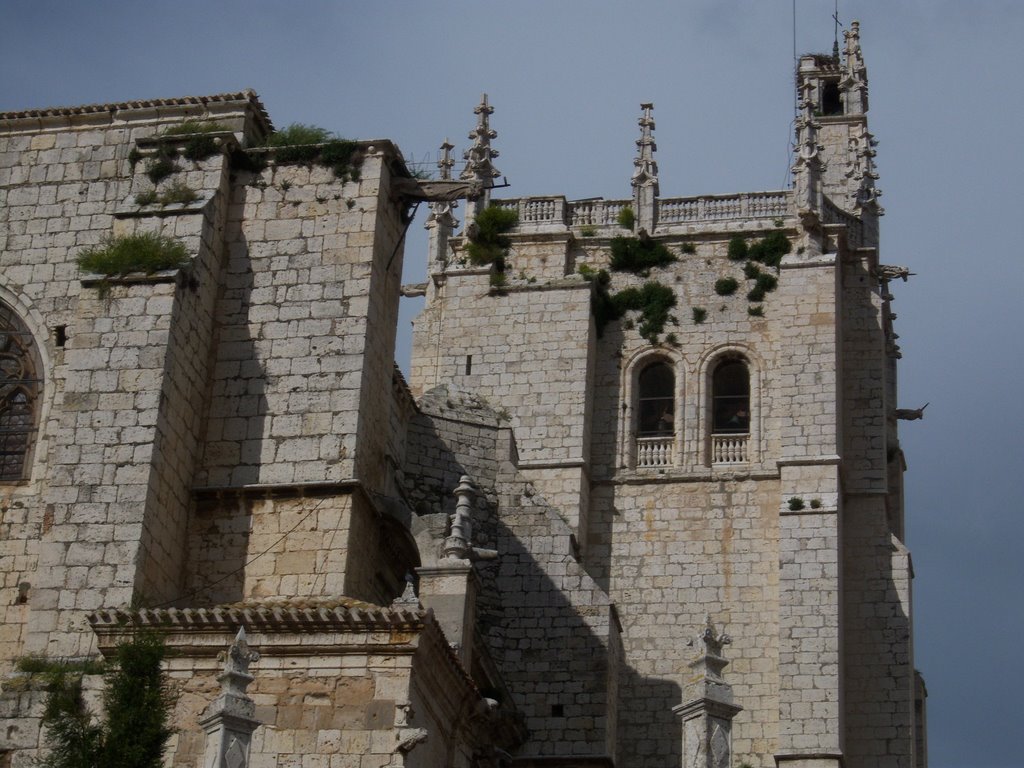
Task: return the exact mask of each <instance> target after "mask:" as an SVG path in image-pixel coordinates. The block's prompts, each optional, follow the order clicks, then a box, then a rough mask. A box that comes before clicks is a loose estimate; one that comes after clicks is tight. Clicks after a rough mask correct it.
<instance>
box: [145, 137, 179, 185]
mask: <svg viewBox="0 0 1024 768" xmlns="http://www.w3.org/2000/svg"><path fill="white" fill-rule="evenodd" d="M176 155H177V153H176V152H175V150H174V149H172V148H169V147H163V146H161V147H160V150H159V151H158V152H157V154H156V156H155V157H153V158H152V159H151V160H150V161H149V162H148V163H146V176H148V177H149V180H150V181H152V182H153V183H154V184H159V183H160V182H161V181H163V180H164V179H166V178H167V177H168V176H170V175H171V174H172V173H176V172H177V171H178V166H177V165H176V164H175V162H174V158H175V156H176Z"/></svg>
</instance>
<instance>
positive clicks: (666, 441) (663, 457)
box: [636, 435, 676, 468]
mask: <svg viewBox="0 0 1024 768" xmlns="http://www.w3.org/2000/svg"><path fill="white" fill-rule="evenodd" d="M675 442H676V439H675V437H673V436H671V435H670V436H668V437H638V438H637V439H636V466H637V468H642V467H670V466H672V465H673V464H674V463H675V460H674V459H675V456H674V454H675Z"/></svg>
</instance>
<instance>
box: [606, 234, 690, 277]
mask: <svg viewBox="0 0 1024 768" xmlns="http://www.w3.org/2000/svg"><path fill="white" fill-rule="evenodd" d="M611 248H612V258H611V263H610V266H611V268H612V269H614V270H615V271H616V272H633V273H634V274H643V273H646V272H648V271H649V270H651V269H655V268H656V267H664V266H665V265H666V264H671V263H672V262H674V261H677V260H678V259H676V257H675V256H673V255H672V252H671V251H670V250H669V249H668V248H666V247H665V246H664V245H662V244H661V243H658V242H655V241H654V240H652V239H651V238H649V237H644V238H640V237H613V238H612V242H611Z"/></svg>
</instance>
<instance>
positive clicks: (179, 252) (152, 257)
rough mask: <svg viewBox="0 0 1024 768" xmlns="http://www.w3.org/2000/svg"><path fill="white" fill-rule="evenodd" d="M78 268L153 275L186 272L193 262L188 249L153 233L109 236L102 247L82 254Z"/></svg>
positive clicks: (98, 246)
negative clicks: (180, 270)
mask: <svg viewBox="0 0 1024 768" xmlns="http://www.w3.org/2000/svg"><path fill="white" fill-rule="evenodd" d="M76 261H77V262H78V268H79V269H81V270H82V271H83V272H94V273H96V274H100V275H107V276H108V277H112V276H114V275H127V274H129V273H131V272H145V273H146V274H152V273H154V272H159V271H161V270H165V269H183V268H184V267H187V266H188V265H189V264H190V263H191V258H190V257H189V255H188V251H187V250H186V249H185V246H184V245H183V244H182V243H180V242H178V241H177V240H174V239H173V238H170V237H165V236H164V235H157V234H154V233H152V232H140V233H137V234H134V235H124V236H121V237H108V238H106V239H105V240H104V241H103V242H102V243H100V244H99V245H96V246H93V247H91V248H87V249H85V250H84V251H82V252H81V253H80V254H79V255H78V258H77V259H76Z"/></svg>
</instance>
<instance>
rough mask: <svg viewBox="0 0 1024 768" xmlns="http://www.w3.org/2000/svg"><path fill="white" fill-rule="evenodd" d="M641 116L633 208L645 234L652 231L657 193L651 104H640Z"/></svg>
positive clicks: (655, 149)
mask: <svg viewBox="0 0 1024 768" xmlns="http://www.w3.org/2000/svg"><path fill="white" fill-rule="evenodd" d="M640 109H642V110H643V114H641V115H640V119H639V120H638V121H637V122H638V124H639V125H640V138H639V139H637V140H636V147H637V155H636V157H635V158H633V166H634V168H633V177H632V179H630V184H631V185H632V187H633V209H634V213H635V214H636V226H637V229H638V230H639V229H643V230H646V231H648V232H651V231H653V230H654V225H655V206H656V200H657V197H658V194H659V191H660V190H659V187H658V163H657V162H656V161H655V159H654V153H655V152H656V151H657V149H658V145H657V144H655V142H654V117H653V115H652V114H651V113H652V111H653V109H654V104H652V103H646V104H641V105H640Z"/></svg>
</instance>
